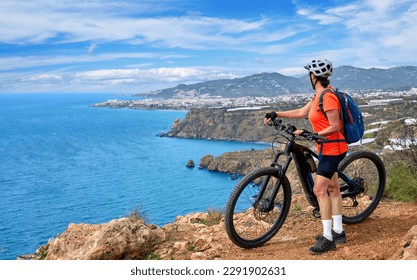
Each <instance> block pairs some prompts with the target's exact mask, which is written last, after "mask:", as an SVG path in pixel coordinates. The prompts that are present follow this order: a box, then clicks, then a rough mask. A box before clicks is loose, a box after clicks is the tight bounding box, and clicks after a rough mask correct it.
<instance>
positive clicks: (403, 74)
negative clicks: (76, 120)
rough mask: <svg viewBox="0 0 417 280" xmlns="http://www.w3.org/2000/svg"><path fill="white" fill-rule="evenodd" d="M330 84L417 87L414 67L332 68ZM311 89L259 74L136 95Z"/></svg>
mask: <svg viewBox="0 0 417 280" xmlns="http://www.w3.org/2000/svg"><path fill="white" fill-rule="evenodd" d="M331 84H332V85H333V86H334V87H337V88H339V89H343V90H345V91H364V92H365V91H377V90H384V91H395V90H407V89H410V88H412V87H417V67H416V66H400V67H394V68H390V69H379V68H370V69H365V68H356V67H352V66H341V67H336V68H335V69H334V71H333V76H332V78H331ZM311 90H312V88H311V85H310V81H309V78H308V76H307V75H305V76H303V77H300V78H296V77H290V76H284V75H282V74H279V73H261V74H255V75H251V76H247V77H243V78H235V79H222V80H213V81H207V82H202V83H196V84H191V85H185V84H180V85H178V86H176V87H173V88H167V89H162V90H158V91H153V92H148V93H144V94H138V95H139V96H147V97H149V96H154V97H159V98H172V97H177V98H181V97H201V96H222V97H241V96H277V95H285V94H296V93H306V92H310V91H311Z"/></svg>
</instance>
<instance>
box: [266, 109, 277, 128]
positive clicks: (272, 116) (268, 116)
mask: <svg viewBox="0 0 417 280" xmlns="http://www.w3.org/2000/svg"><path fill="white" fill-rule="evenodd" d="M277 117H278V115H277V113H276V112H271V113H266V114H265V117H264V125H270V123H271V121H272V120H274V119H275V118H277Z"/></svg>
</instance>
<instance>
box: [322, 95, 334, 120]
mask: <svg viewBox="0 0 417 280" xmlns="http://www.w3.org/2000/svg"><path fill="white" fill-rule="evenodd" d="M327 92H333V93H334V94H336V93H335V92H334V91H333V90H332V89H331V88H326V89H325V90H323V92H322V93H321V94H320V97H319V108H320V111H321V112H322V113H323V115H324V116H325V117H326V119H327V114H326V112H324V109H323V97H324V94H325V93H327Z"/></svg>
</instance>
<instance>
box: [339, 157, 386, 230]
mask: <svg viewBox="0 0 417 280" xmlns="http://www.w3.org/2000/svg"><path fill="white" fill-rule="evenodd" d="M339 172H342V173H343V174H345V175H346V176H347V177H348V178H349V179H350V180H352V181H353V182H354V184H352V182H350V183H349V182H345V181H342V180H341V179H340V177H341V176H340V174H339V183H340V186H341V193H342V204H343V222H344V223H346V224H354V223H358V222H361V221H362V220H364V219H366V218H367V217H369V215H371V214H372V212H373V211H374V210H375V208H376V207H377V206H378V203H379V202H380V200H381V198H382V195H383V192H384V188H385V181H386V174H385V167H384V164H383V162H382V160H381V158H380V157H379V156H377V155H376V154H374V153H371V152H368V151H359V152H354V153H352V154H350V155H348V156H347V157H345V158H344V159H343V160H342V161H341V162H340V164H339ZM353 185H356V186H360V187H355V186H353Z"/></svg>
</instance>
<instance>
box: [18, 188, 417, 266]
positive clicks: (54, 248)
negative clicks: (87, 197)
mask: <svg viewBox="0 0 417 280" xmlns="http://www.w3.org/2000/svg"><path fill="white" fill-rule="evenodd" d="M293 198H294V199H293V204H292V205H297V207H292V209H291V211H290V213H289V216H288V218H287V220H286V222H285V224H284V225H283V227H282V228H281V229H280V231H279V232H278V234H277V235H276V236H275V237H274V238H273V239H272V240H271V241H269V242H268V243H266V244H265V245H264V246H262V247H259V248H255V249H250V250H248V249H242V248H240V247H238V246H236V245H234V244H233V243H232V242H231V241H230V240H229V239H228V237H227V234H226V231H225V228H224V222H223V217H222V215H221V212H219V211H209V212H207V213H192V214H188V215H186V216H179V217H177V219H176V220H175V222H173V223H171V224H168V225H166V226H164V227H162V228H160V227H156V226H154V225H145V224H144V223H143V221H142V220H140V219H138V217H127V218H122V219H118V220H113V221H111V222H109V223H107V224H100V225H87V224H71V225H70V226H69V227H68V228H67V230H65V231H64V232H63V233H62V234H60V235H59V236H58V237H56V238H54V239H51V240H50V241H49V242H48V244H46V245H43V246H41V247H40V248H39V249H38V250H37V252H36V253H35V254H33V255H29V256H22V257H20V258H19V259H50V260H57V259H66V260H71V259H84V260H91V259H111V260H115V259H164V260H263V259H265V260H274V259H283V260H309V259H312V260H387V259H394V260H396V259H413V260H416V259H417V215H416V213H417V202H414V203H400V202H394V201H391V200H383V201H382V202H381V203H380V205H379V206H378V208H377V209H376V210H375V212H374V213H373V214H372V215H371V216H370V217H369V218H367V219H366V220H365V221H363V222H361V223H359V224H355V225H345V231H346V233H347V238H348V242H347V243H346V244H344V245H340V246H338V247H337V248H336V250H334V251H331V252H328V253H325V254H322V255H319V256H315V255H311V254H310V253H308V248H309V247H310V246H312V245H313V244H314V236H315V235H317V234H318V233H321V222H320V219H317V218H314V217H313V215H312V214H311V207H310V206H308V205H307V203H306V202H305V198H304V196H303V195H295V196H294V197H293Z"/></svg>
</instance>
